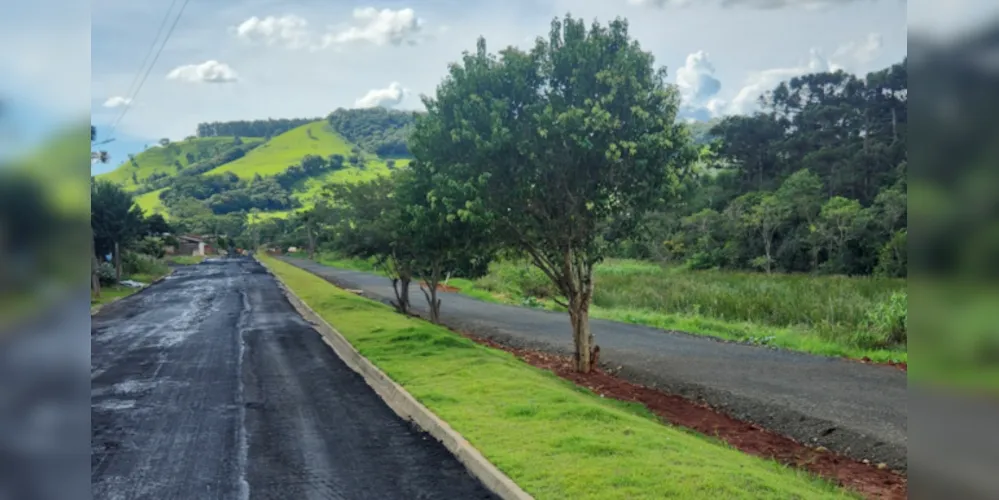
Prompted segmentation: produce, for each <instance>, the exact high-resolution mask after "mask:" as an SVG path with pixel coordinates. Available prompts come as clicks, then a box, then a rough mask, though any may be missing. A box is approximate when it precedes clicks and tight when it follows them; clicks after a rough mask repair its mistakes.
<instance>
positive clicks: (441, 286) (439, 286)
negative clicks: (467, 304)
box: [420, 281, 461, 292]
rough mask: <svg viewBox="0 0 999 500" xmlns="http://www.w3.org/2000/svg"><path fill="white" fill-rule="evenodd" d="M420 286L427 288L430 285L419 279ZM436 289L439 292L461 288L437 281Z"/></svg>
mask: <svg viewBox="0 0 999 500" xmlns="http://www.w3.org/2000/svg"><path fill="white" fill-rule="evenodd" d="M420 288H426V289H428V290H429V289H430V285H428V284H427V282H426V281H421V282H420ZM437 290H438V291H440V292H457V291H460V290H461V289H460V288H455V287H453V286H448V285H445V284H444V283H438V284H437Z"/></svg>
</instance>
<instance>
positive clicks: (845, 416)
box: [283, 258, 908, 471]
mask: <svg viewBox="0 0 999 500" xmlns="http://www.w3.org/2000/svg"><path fill="white" fill-rule="evenodd" d="M283 260H285V261H286V262H289V263H291V264H294V265H296V266H299V267H301V268H303V269H306V270H308V271H310V272H312V273H314V274H316V275H318V276H321V277H323V278H325V279H327V280H329V281H331V282H333V283H335V284H338V285H340V286H343V287H345V288H350V289H359V290H362V291H363V292H364V293H365V295H366V296H369V297H371V298H374V299H376V300H381V301H383V302H387V301H388V300H390V299H391V298H392V297H393V293H392V288H391V284H390V282H389V281H388V280H387V279H385V278H384V277H381V276H377V275H374V274H370V273H363V272H357V271H347V270H341V269H336V268H332V267H328V266H323V265H321V264H317V263H315V262H310V261H307V260H303V259H294V258H284V259H283ZM440 297H441V300H442V304H443V305H442V309H441V314H442V321H443V323H444V324H445V325H447V326H449V327H451V328H455V329H459V330H463V331H466V332H469V333H473V334H476V335H479V336H482V337H485V338H488V339H491V340H495V341H498V342H501V343H504V344H507V345H511V346H515V347H528V348H533V349H541V350H547V351H550V352H558V353H568V352H569V351H570V349H571V338H572V337H571V334H570V332H571V330H570V327H569V321H568V318H567V317H565V315H564V314H560V313H554V312H550V311H542V310H536V309H528V308H521V307H515V306H508V305H501V304H492V303H487V302H482V301H479V300H475V299H472V298H470V297H467V296H463V295H459V294H454V293H441V294H440ZM411 298H412V301H413V305H414V307H415V309H416V310H417V311H418V312H420V313H422V314H426V311H427V307H426V303H425V301H424V300H422V297H421V296H420V293H419V291H418V290H415V289H414V290H412V291H411ZM591 328H592V331H593V333H594V336H595V337H596V342H597V344H599V345H600V348H601V361H602V364H604V365H606V366H607V367H609V368H612V369H618V368H620V372H619V375H620V376H622V377H623V378H625V379H627V380H629V381H632V382H636V383H640V384H643V385H646V386H650V387H657V388H661V389H663V390H666V391H667V392H671V393H674V394H679V395H682V396H684V397H686V398H688V399H691V400H695V401H702V402H705V403H707V404H709V405H711V406H712V407H714V408H716V409H717V410H720V411H722V412H724V413H726V414H729V415H731V416H733V417H735V418H738V419H741V420H746V421H750V422H753V423H756V424H758V425H760V426H762V427H764V428H766V429H768V430H772V431H774V432H777V433H780V434H783V435H785V436H789V437H791V438H793V439H795V440H797V441H799V442H803V443H807V444H810V445H814V446H819V445H821V446H825V447H827V448H829V449H831V450H835V451H837V452H840V453H843V454H844V455H847V456H850V457H852V458H856V459H859V460H863V459H868V460H870V461H872V462H874V463H880V462H884V463H886V464H888V466H890V467H891V468H893V469H896V470H901V471H905V470H907V460H906V452H907V422H908V418H907V379H906V374H905V373H904V372H902V371H900V370H897V369H895V368H892V367H886V366H876V365H866V364H860V363H856V362H851V361H847V360H841V359H833V358H823V357H818V356H812V355H808V354H802V353H795V352H790V351H782V350H774V349H767V348H762V347H755V346H747V345H740V344H733V343H726V342H719V341H715V340H713V339H710V338H706V337H700V336H695V335H690V334H684V333H681V332H667V331H663V330H657V329H654V328H650V327H645V326H639V325H630V324H625V323H617V322H612V321H605V320H596V319H594V320H591Z"/></svg>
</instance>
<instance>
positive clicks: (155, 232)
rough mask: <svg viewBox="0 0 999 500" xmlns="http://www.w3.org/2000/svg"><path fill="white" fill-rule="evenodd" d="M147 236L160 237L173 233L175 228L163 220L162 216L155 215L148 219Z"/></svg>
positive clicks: (146, 224)
mask: <svg viewBox="0 0 999 500" xmlns="http://www.w3.org/2000/svg"><path fill="white" fill-rule="evenodd" d="M145 227H146V234H149V235H151V236H159V235H161V234H164V233H172V232H173V228H172V227H170V224H168V223H167V221H166V219H164V218H163V215H161V214H153V215H150V216H149V217H146V220H145Z"/></svg>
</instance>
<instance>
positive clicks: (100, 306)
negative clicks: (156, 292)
mask: <svg viewBox="0 0 999 500" xmlns="http://www.w3.org/2000/svg"><path fill="white" fill-rule="evenodd" d="M174 271H175V269H171V270H170V272H168V273H166V274H164V275H163V276H160V277H159V278H156V279H154V280H153V281H151V282H150V283H149V284H148V285H146V286H144V287H142V288H140V289H138V290H137V291H136V292H135V293H130V294H128V295H125V296H124V297H115V298H113V299H111V300H109V301H107V302H105V303H103V304H98V305H96V306H93V307H91V308H90V317H94V315H95V314H97V313H99V312H101V310H102V309H104V308H105V307H107V306H109V305H111V304H114V303H115V302H118V301H119V300H122V299H127V298H129V297H134V296H136V295H138V294H140V293H142V291H143V290H145V289H147V288H149V287H151V286H153V285H155V284H157V283H159V282H161V281H163V280H165V279H167V277H169V276H170V275H171V274H173V272H174Z"/></svg>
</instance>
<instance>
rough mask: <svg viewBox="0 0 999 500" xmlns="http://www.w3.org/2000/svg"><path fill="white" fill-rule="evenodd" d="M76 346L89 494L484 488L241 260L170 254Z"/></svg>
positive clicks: (415, 495) (465, 491)
mask: <svg viewBox="0 0 999 500" xmlns="http://www.w3.org/2000/svg"><path fill="white" fill-rule="evenodd" d="M91 350H92V359H91V376H90V379H91V386H92V389H91V421H92V422H91V485H92V493H93V497H94V498H114V499H119V498H120V499H133V498H135V499H138V498H148V499H157V500H168V499H178V500H190V499H195V498H197V499H207V498H225V499H247V498H249V499H258V498H259V499H270V498H274V499H290V498H294V499H350V500H354V499H407V500H408V499H431V498H441V499H456V498H461V499H476V498H494V497H493V495H492V494H491V493H489V492H488V491H487V490H486V489H485V488H484V487H483V486H482V485H481V484H480V483H479V482H478V481H477V480H475V479H474V478H472V476H470V475H469V474H468V473H467V471H466V470H465V469H464V467H463V466H462V465H461V464H460V463H458V462H457V460H455V459H454V457H453V456H451V455H450V454H449V453H448V452H447V450H446V449H445V448H444V447H443V445H441V444H440V443H438V442H437V441H435V440H434V439H433V438H432V437H430V436H429V435H427V434H425V433H423V432H421V431H419V430H417V429H415V428H413V427H412V426H411V425H410V424H408V423H406V422H405V421H403V420H401V419H399V418H398V417H397V416H396V415H395V414H394V413H392V411H391V410H390V409H389V408H388V407H387V406H386V405H385V404H384V403H383V402H382V401H381V400H380V399H379V398H378V396H377V395H376V394H375V393H374V392H373V391H372V390H371V389H370V388H369V387H368V386H367V385H366V384H365V382H364V380H363V379H362V378H361V377H360V376H359V375H357V374H355V373H354V372H353V371H351V370H350V369H349V368H348V367H347V366H346V365H344V364H343V362H342V361H340V359H339V358H337V357H336V355H335V354H334V353H333V351H332V350H331V349H330V348H329V347H328V346H327V345H326V344H325V343H323V341H322V340H321V338H320V336H319V334H318V333H316V332H315V331H314V330H313V329H312V328H311V327H310V326H309V324H308V323H306V322H305V321H304V320H303V319H302V318H301V316H299V315H298V314H297V313H296V312H295V310H294V309H293V308H292V306H291V305H290V304H289V303H288V301H287V300H286V299H285V298H284V296H283V295H282V294H281V291H280V290H279V288H278V286H277V284H276V283H275V281H274V279H273V278H272V277H271V276H270V275H269V274H266V272H265V271H264V269H263V268H262V267H261V266H260V265H259V264H258V263H256V262H254V261H252V260H249V259H230V260H219V261H206V262H205V263H202V264H199V265H196V266H185V267H182V268H180V269H178V270H177V271H176V272H175V273H174V274H173V275H172V276H170V277H169V278H167V279H166V280H165V281H163V282H162V283H159V284H156V285H153V286H151V287H149V288H147V289H146V290H144V291H142V292H140V293H138V294H136V295H134V296H132V297H129V298H127V299H124V300H122V301H119V302H117V303H115V304H112V305H110V306H108V307H106V308H105V309H104V310H102V311H101V312H100V313H99V314H98V315H96V316H95V317H94V318H93V320H92V326H91Z"/></svg>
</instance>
